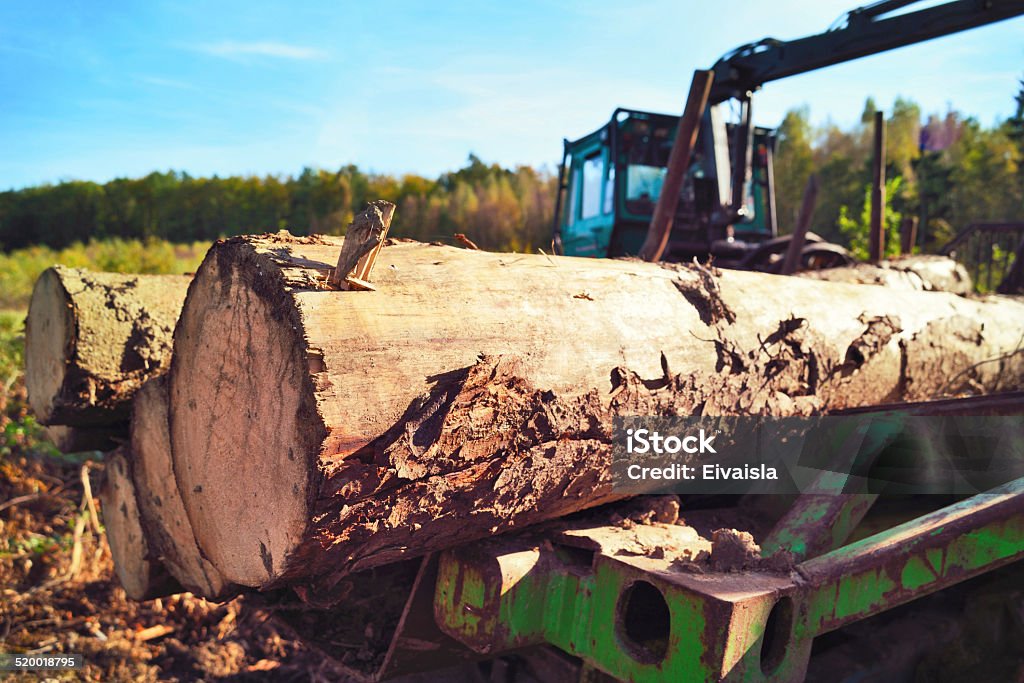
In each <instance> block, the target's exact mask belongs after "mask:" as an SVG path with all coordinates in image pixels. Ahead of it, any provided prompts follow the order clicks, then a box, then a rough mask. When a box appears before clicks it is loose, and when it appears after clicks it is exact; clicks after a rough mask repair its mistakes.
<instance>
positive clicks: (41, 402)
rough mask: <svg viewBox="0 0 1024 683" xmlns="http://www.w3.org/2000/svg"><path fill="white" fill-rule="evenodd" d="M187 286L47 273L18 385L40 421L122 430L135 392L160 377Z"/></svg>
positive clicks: (72, 271) (165, 279) (158, 279)
mask: <svg viewBox="0 0 1024 683" xmlns="http://www.w3.org/2000/svg"><path fill="white" fill-rule="evenodd" d="M189 280H190V278H188V277H186V276H180V275H122V274H119V273H94V272H90V271H87V270H81V269H77V268H65V267H62V266H55V267H53V268H50V269H48V270H46V271H45V272H44V273H43V274H42V275H41V276H40V278H39V280H38V281H37V282H36V285H35V288H34V289H33V291H32V299H31V301H30V303H29V311H28V319H27V320H26V323H25V384H26V386H27V388H28V398H29V404H30V405H31V406H32V410H33V412H34V413H35V414H36V417H37V418H38V419H39V421H40V422H41V423H42V424H45V425H66V426H71V427H84V428H88V429H95V428H97V427H101V426H108V425H117V424H124V423H126V422H127V421H128V419H129V415H130V408H131V400H132V397H133V396H134V394H135V392H136V391H137V390H138V389H139V387H140V386H142V383H143V382H145V381H146V380H147V379H149V378H150V377H155V376H157V375H160V374H162V373H164V372H165V371H166V370H167V366H168V362H169V360H170V355H171V335H172V332H173V331H174V324H175V322H176V321H177V319H178V313H179V312H180V311H181V306H182V303H183V302H184V300H185V293H186V292H187V290H188V283H189Z"/></svg>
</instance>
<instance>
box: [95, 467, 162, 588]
mask: <svg viewBox="0 0 1024 683" xmlns="http://www.w3.org/2000/svg"><path fill="white" fill-rule="evenodd" d="M105 461H106V470H105V479H104V482H103V487H102V489H101V490H100V506H101V508H100V509H101V510H102V511H103V513H102V514H103V526H104V527H105V528H106V530H107V542H108V544H109V545H110V554H111V556H112V557H113V559H114V571H115V572H116V573H117V578H118V579H120V581H121V585H122V586H123V587H124V592H125V593H126V594H127V595H128V597H129V598H131V599H132V600H151V599H153V598H160V597H164V596H166V595H174V594H175V593H181V592H182V588H181V586H180V585H179V584H178V582H177V581H175V580H174V578H173V577H171V575H170V574H168V573H167V570H166V569H165V568H164V566H163V565H162V564H161V563H160V562H159V561H158V560H156V559H155V558H154V557H153V556H152V554H151V553H150V547H149V543H148V541H147V538H146V533H145V531H144V529H143V525H142V518H141V517H140V515H139V507H138V504H137V503H136V496H135V484H134V483H133V482H132V475H131V463H130V461H129V457H128V456H127V455H126V453H125V452H124V450H123V449H118V450H116V451H113V452H111V453H109V454H108V455H107V457H106V459H105Z"/></svg>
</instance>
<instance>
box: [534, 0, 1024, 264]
mask: <svg viewBox="0 0 1024 683" xmlns="http://www.w3.org/2000/svg"><path fill="white" fill-rule="evenodd" d="M918 2H919V0H882V1H881V2H876V3H874V4H871V5H867V6H864V7H859V8H857V9H854V10H852V11H850V12H848V13H847V14H846V15H845V17H844V18H843V21H840V22H837V25H834V26H833V28H830V29H829V30H827V31H825V32H824V33H819V34H817V35H812V36H807V37H804V38H799V39H796V40H789V41H783V40H776V39H774V38H765V39H763V40H760V41H758V42H755V43H749V44H747V45H743V46H741V47H738V48H736V49H735V50H733V51H732V52H729V53H728V54H726V55H725V56H723V57H722V58H721V59H719V60H718V61H717V62H716V63H715V65H714V66H713V67H712V71H713V75H714V77H713V82H712V86H711V91H710V96H709V98H708V100H707V105H708V106H707V108H706V109H705V111H704V113H703V116H702V117H701V120H700V124H699V129H698V135H697V141H696V145H695V147H694V150H693V154H692V155H691V157H690V164H689V167H688V169H687V171H686V176H685V180H684V182H683V187H682V191H681V194H680V199H679V203H678V206H677V209H676V212H675V216H674V220H673V223H672V224H673V227H672V233H671V236H670V238H669V242H668V245H667V248H666V249H665V252H664V256H663V258H664V260H667V261H689V260H691V259H693V258H695V257H696V258H698V259H700V260H702V261H703V260H707V259H708V258H709V257H712V258H713V259H714V261H715V263H716V264H717V265H720V266H725V267H733V268H743V269H753V270H775V269H777V267H778V265H779V261H780V256H781V255H783V254H785V252H786V249H787V246H788V242H789V238H788V236H782V237H780V236H779V235H778V228H779V216H778V214H777V213H776V210H775V183H774V176H773V169H772V155H773V153H774V151H775V142H776V135H775V132H774V131H773V130H770V129H767V128H761V127H758V126H755V125H753V123H752V117H751V109H752V106H751V105H752V103H753V93H754V92H756V91H757V90H758V89H759V88H760V87H761V86H762V85H764V84H765V83H767V82H769V81H774V80H778V79H781V78H786V77H788V76H794V75H797V74H802V73H806V72H809V71H813V70H815V69H820V68H823V67H827V66H832V65H834V64H839V63H842V62H847V61H851V60H854V59H857V58H860V57H864V56H867V55H872V54H876V53H879V52H884V51H886V50H892V49H895V48H898V47H903V46H906V45H911V44H914V43H919V42H922V41H926V40H930V39H932V38H936V37H939V36H944V35H948V34H951V33H956V32H958V31H963V30H966V29H970V28H974V27H977V26H983V25H985V24H990V23H993V22H997V21H1000V20H1003V19H1007V18H1010V17H1014V16H1018V15H1020V14H1024V1H1022V0H955V1H952V2H945V3H942V4H939V5H934V4H933V6H928V5H929V4H931V3H927V2H926V3H925V5H926V7H925V8H924V9H917V10H916V11H909V12H907V11H904V12H902V13H901V12H900V10H903V9H904V8H906V7H907V6H910V5H914V4H918ZM727 106H730V107H735V108H736V109H737V110H738V112H739V114H738V120H737V121H736V122H730V123H727V122H726V116H725V113H726V107H727ZM678 123H679V117H677V116H672V115H666V114H653V113H649V112H643V111H635V110H631V109H622V108H620V109H616V110H615V111H614V112H613V113H612V117H611V119H610V120H609V121H608V123H607V124H605V125H603V126H601V128H599V129H598V130H596V131H594V132H593V133H590V134H589V135H586V136H584V137H582V138H580V139H578V140H576V141H573V142H570V141H569V140H565V141H564V155H563V159H562V165H561V168H560V172H559V192H558V198H557V202H556V209H555V225H554V240H555V246H556V249H557V250H559V252H560V253H563V254H566V255H570V256H593V257H599V258H601V257H615V256H625V255H637V254H638V253H639V252H640V247H641V245H642V244H643V242H644V239H645V236H646V235H647V231H648V226H649V224H650V223H651V219H652V216H653V214H654V210H655V205H656V204H657V201H658V196H659V193H660V190H661V186H662V183H663V181H664V180H665V177H666V166H667V164H668V159H669V154H670V151H671V150H672V146H673V143H674V138H675V135H676V128H677V125H678ZM786 219H788V217H783V220H784V221H785V220H786ZM787 227H791V226H787ZM806 242H807V244H806V246H805V247H804V248H803V251H802V253H801V259H800V264H799V267H800V268H801V269H806V268H826V267H833V266H838V265H845V264H847V263H849V262H850V257H849V256H848V255H847V253H846V251H845V250H844V249H843V248H842V247H840V246H838V245H835V244H829V243H827V242H824V241H822V240H821V238H820V237H818V236H816V235H814V234H813V233H808V234H807V238H806Z"/></svg>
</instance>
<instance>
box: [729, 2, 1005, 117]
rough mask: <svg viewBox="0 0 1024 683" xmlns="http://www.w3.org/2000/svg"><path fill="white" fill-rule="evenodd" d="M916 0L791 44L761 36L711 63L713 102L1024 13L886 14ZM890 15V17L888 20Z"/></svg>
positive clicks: (858, 13) (961, 5) (981, 9)
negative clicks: (785, 79) (768, 84)
mask: <svg viewBox="0 0 1024 683" xmlns="http://www.w3.org/2000/svg"><path fill="white" fill-rule="evenodd" d="M917 2H919V0H882V1H881V2H876V3H874V4H871V5H866V6H864V7H858V8H856V9H854V10H851V11H850V12H848V13H847V14H846V15H845V17H844V18H845V22H843V24H842V25H840V26H838V27H833V28H830V29H829V30H828V31H825V32H824V33H819V34H817V35H813V36H807V37H805V38H798V39H796V40H789V41H783V40H776V39H774V38H765V39H763V40H760V41H758V42H756V43H750V44H747V45H743V46H741V47H739V48H737V49H736V50H733V51H732V52H730V53H729V54H727V55H725V56H724V57H722V58H721V59H719V60H718V62H716V63H715V65H714V67H712V68H713V70H714V72H715V81H714V83H715V84H714V88H713V90H712V93H711V98H710V101H711V102H712V103H716V102H722V101H724V100H727V99H730V98H733V97H735V98H739V99H745V96H746V94H747V93H749V92H753V91H755V90H757V89H758V88H759V87H760V86H761V85H763V84H765V83H767V82H769V81H775V80H779V79H780V78H786V77H788V76H795V75H797V74H801V73H805V72H808V71H814V70H815V69H821V68H824V67H828V66H832V65H834V64H840V63H842V62H848V61H851V60H854V59H859V58H860V57H866V56H868V55H873V54H877V53H879V52H885V51H887V50H893V49H896V48H899V47H904V46H907V45H912V44H914V43H920V42H923V41H926V40H931V39H932V38H938V37H940V36H945V35H949V34H951V33H957V32H959V31H966V30H968V29H972V28H976V27H978V26H984V25H986V24H991V23H995V22H997V21H1002V20H1003V19H1009V18H1011V17H1015V16H1019V15H1021V14H1024V0H954V1H953V2H946V3H943V4H941V5H936V6H932V7H927V8H924V9H920V10H917V11H913V12H906V13H903V14H895V15H891V13H892V12H895V11H896V10H899V9H902V8H903V7H906V6H908V5H913V4H916V3H917ZM890 15H891V16H890Z"/></svg>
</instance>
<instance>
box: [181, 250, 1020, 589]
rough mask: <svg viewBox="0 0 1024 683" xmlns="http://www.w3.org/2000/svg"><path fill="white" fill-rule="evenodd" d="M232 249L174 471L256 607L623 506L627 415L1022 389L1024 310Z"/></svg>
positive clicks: (617, 274) (629, 272) (705, 274)
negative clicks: (269, 594) (254, 596)
mask: <svg viewBox="0 0 1024 683" xmlns="http://www.w3.org/2000/svg"><path fill="white" fill-rule="evenodd" d="M339 250H340V242H338V241H334V240H331V239H329V238H292V237H290V236H288V235H286V234H284V235H277V236H265V237H262V238H253V237H247V238H234V239H230V240H227V241H224V242H220V243H218V244H217V245H215V246H214V247H213V248H212V249H211V251H210V252H209V254H208V255H207V257H206V259H205V261H204V262H203V265H202V266H201V268H200V269H199V272H198V273H197V274H196V278H195V281H194V283H193V285H192V288H191V290H190V292H189V296H188V300H187V301H186V304H185V307H184V309H183V311H182V315H181V319H180V321H179V324H178V327H177V329H176V331H175V337H174V357H173V360H172V363H171V371H170V374H169V380H168V383H169V394H168V406H169V421H170V443H171V449H170V450H171V457H172V460H173V470H174V475H175V477H176V479H177V483H178V490H179V492H180V493H181V500H182V504H183V507H184V509H185V511H186V514H187V517H188V519H189V520H190V522H191V525H192V528H193V530H194V534H195V540H196V542H197V544H198V547H199V550H200V554H201V556H202V557H204V558H206V559H207V560H208V561H209V562H210V564H211V565H212V566H213V567H215V568H216V569H217V571H219V572H220V574H221V575H222V576H223V578H224V580H225V581H227V582H232V583H237V584H239V585H242V586H250V587H254V588H258V589H270V588H274V587H278V586H283V585H296V584H303V585H305V586H306V590H305V592H306V593H307V594H311V593H315V592H316V590H317V588H316V587H317V586H319V585H323V586H330V585H331V584H332V583H334V582H336V581H337V580H338V579H339V578H340V577H342V576H344V575H346V574H348V573H351V572H354V571H357V570H360V569H365V568H370V567H375V566H382V565H385V564H389V563H392V562H396V561H398V560H402V559H406V558H409V557H414V556H417V555H420V554H423V553H426V552H429V551H432V550H436V549H439V548H443V547H449V546H453V545H457V544H460V543H466V542H469V541H472V540H475V539H479V538H482V537H485V536H488V535H491V534H493V533H498V532H501V531H505V530H509V529H513V528H519V527H521V526H524V525H527V524H532V523H535V522H539V521H542V520H546V519H551V518H555V517H559V516H562V515H565V514H568V513H570V512H573V511H576V510H581V509H584V508H587V507H590V506H594V505H598V504H601V503H604V502H607V501H609V500H612V499H614V498H615V493H614V492H613V491H612V489H611V477H610V461H611V445H610V443H611V429H612V427H611V420H612V418H613V417H614V416H615V415H635V414H678V415H687V414H695V415H701V414H704V415H727V414H772V415H798V414H814V413H821V412H824V411H828V410H832V409H838V408H847V407H855V406H864V405H873V404H877V403H887V402H888V403H891V402H895V401H909V400H926V399H930V398H938V397H943V396H956V395H962V394H965V393H979V392H988V391H998V390H1009V389H1014V388H1020V387H1021V386H1022V384H1024V354H1022V353H1021V348H1020V347H1021V344H1020V321H1021V320H1024V303H1021V302H1017V301H1013V300H1010V299H1006V298H990V299H988V300H985V301H975V300H970V299H965V298H963V297H959V296H955V295H953V294H947V293H934V292H919V291H912V290H894V289H886V288H882V287H863V286H859V285H851V284H842V283H831V282H819V281H815V280H812V279H803V278H782V277H780V276H773V275H766V274H760V273H745V272H735V271H734V272H718V271H714V270H711V269H708V268H704V267H701V266H685V265H684V266H679V265H675V266H668V265H657V264H648V263H642V262H636V261H594V260H586V259H574V258H558V259H554V258H550V257H547V256H543V255H538V256H532V255H517V254H493V253H485V252H479V251H467V250H460V249H454V248H448V247H441V246H431V245H423V244H407V243H402V244H396V245H393V246H389V247H387V248H385V249H383V250H382V251H381V252H380V254H379V255H378V258H377V271H376V274H375V276H374V278H373V280H374V282H373V284H374V286H375V287H376V288H377V291H369V292H363V291H338V290H337V289H334V288H333V287H332V286H331V285H330V284H329V275H330V269H331V267H332V266H333V265H334V264H335V263H336V262H337V259H338V254H339Z"/></svg>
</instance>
